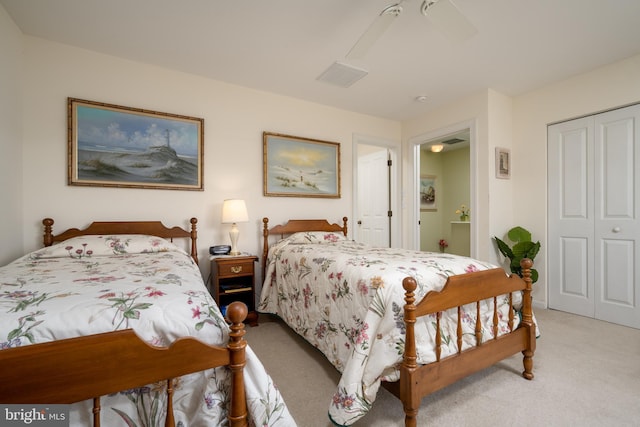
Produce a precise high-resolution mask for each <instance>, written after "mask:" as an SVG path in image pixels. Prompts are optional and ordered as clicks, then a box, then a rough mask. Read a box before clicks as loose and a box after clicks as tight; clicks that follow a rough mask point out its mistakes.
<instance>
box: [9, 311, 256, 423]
mask: <svg viewBox="0 0 640 427" xmlns="http://www.w3.org/2000/svg"><path fill="white" fill-rule="evenodd" d="M227 316H228V318H229V320H230V321H231V323H232V324H231V333H230V339H229V344H228V345H227V347H226V348H224V347H215V346H210V345H207V344H204V343H202V342H200V341H198V340H196V339H194V338H180V339H178V340H177V341H175V342H174V343H173V344H172V345H171V346H170V347H168V348H158V347H151V346H149V345H148V344H147V343H145V342H143V341H141V340H140V339H139V338H138V336H137V335H136V334H135V332H133V330H131V329H127V330H122V331H116V332H109V333H104V334H96V335H89V336H84V337H78V338H71V339H65V340H60V341H53V342H48V343H42V344H34V345H28V346H23V347H16V348H9V349H5V350H0V366H3V367H5V369H3V374H2V381H3V383H4V384H5V385H10V386H6V387H0V403H23V404H25V403H29V404H35V403H46V404H57V403H62V404H69V403H75V402H79V401H83V400H87V399H93V402H94V405H93V414H94V426H99V425H100V396H105V395H108V394H111V393H115V392H118V391H122V390H128V389H131V388H135V387H141V386H144V385H147V384H152V383H155V382H158V381H163V380H166V381H167V413H166V424H165V425H167V426H174V425H175V422H174V418H173V402H172V394H173V386H172V384H173V379H174V378H177V377H180V376H182V375H186V374H189V373H192V372H199V371H203V370H206V369H209V368H214V367H218V366H228V367H229V368H230V369H231V374H232V386H231V387H232V390H231V409H230V412H229V422H230V425H231V426H246V425H247V403H246V399H245V390H244V376H243V369H244V366H245V364H246V360H245V347H246V341H245V340H244V338H243V336H244V334H245V331H244V324H243V323H242V322H243V321H244V319H245V318H246V316H247V307H246V306H245V305H244V304H242V303H240V302H234V303H232V304H231V305H229V308H228V309H227Z"/></svg>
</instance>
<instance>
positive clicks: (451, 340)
mask: <svg viewBox="0 0 640 427" xmlns="http://www.w3.org/2000/svg"><path fill="white" fill-rule="evenodd" d="M302 240H304V239H301V238H300V236H297V235H293V236H291V237H290V238H285V239H283V240H281V241H279V242H277V243H276V244H275V245H273V246H272V247H271V248H270V250H269V254H268V260H267V269H266V274H265V278H266V279H265V282H264V286H263V288H262V294H261V298H260V304H259V310H260V311H262V312H266V313H273V314H277V315H278V316H280V317H281V318H282V319H283V320H284V321H285V322H286V323H287V324H288V325H289V326H290V327H291V328H292V329H294V330H295V331H296V332H297V333H298V334H300V335H301V336H302V337H304V338H305V339H306V340H307V341H308V342H310V343H311V344H312V345H314V346H315V347H317V348H318V349H319V350H320V351H322V353H323V354H324V355H325V356H326V357H327V359H328V360H329V361H330V362H331V363H332V364H333V365H334V366H335V367H336V369H338V371H340V372H341V373H342V377H341V380H340V382H339V384H338V388H337V390H336V391H335V394H334V396H333V398H332V399H331V401H330V402H328V403H329V416H330V418H331V420H332V421H333V422H334V423H335V424H338V425H350V424H353V423H354V422H355V421H357V420H358V419H360V418H362V417H363V416H364V415H365V414H366V413H367V411H368V410H369V408H370V407H371V405H372V404H373V402H374V400H375V397H376V394H377V391H378V388H379V386H380V382H381V381H382V380H385V381H397V380H398V379H399V370H398V366H399V364H400V363H401V362H402V355H403V352H404V344H405V325H404V313H403V307H404V304H405V301H404V289H403V287H402V280H403V279H404V278H405V277H407V276H412V277H414V278H415V279H416V281H417V283H418V288H417V290H416V291H415V295H416V301H420V300H421V299H422V297H424V296H425V295H426V294H427V292H429V291H432V290H436V291H437V290H440V289H442V287H443V286H444V284H445V281H446V279H447V278H448V277H449V276H451V275H456V274H464V273H469V272H474V271H478V270H485V269H488V268H494V267H495V266H493V265H491V264H488V263H484V262H481V261H478V260H475V259H471V258H467V257H462V256H457V255H451V254H444V253H430V252H418V251H409V250H404V249H389V248H374V247H371V246H366V245H363V244H360V243H356V242H353V241H348V240H344V239H338V240H336V241H334V242H332V243H331V244H328V243H327V240H331V239H327V240H325V239H320V241H322V242H323V243H321V244H301V243H300V242H301V241H302ZM513 300H514V305H515V304H520V302H521V294H520V293H517V294H514V295H513ZM497 302H498V316H499V319H500V321H499V331H498V334H499V335H501V334H503V333H505V332H508V330H509V328H508V323H507V322H508V317H509V310H510V308H509V298H508V295H504V296H502V297H499V298H498V301H497ZM480 316H481V320H482V323H483V325H485V326H484V327H483V329H482V335H483V341H486V340H489V339H492V338H493V330H492V328H491V324H492V317H493V300H489V301H482V302H481V313H480ZM516 321H518V318H517V316H516ZM475 322H476V308H475V304H472V305H470V306H465V307H464V308H463V315H462V326H463V343H462V348H463V349H466V348H469V347H471V346H474V345H475V335H474V328H475ZM435 324H436V323H435V315H430V316H424V317H422V318H419V319H418V321H417V323H416V326H415V329H416V337H417V357H418V363H421V364H426V363H429V362H432V361H435V359H436V356H435V350H434V339H435V335H436V331H435V327H436V326H435ZM516 326H517V324H516ZM440 327H441V334H442V340H443V343H442V349H441V357H442V358H445V357H447V356H449V355H452V354H455V353H456V352H457V343H456V328H457V310H456V309H452V310H449V311H447V312H445V313H443V314H442V319H441V325H440ZM514 327H515V326H514Z"/></svg>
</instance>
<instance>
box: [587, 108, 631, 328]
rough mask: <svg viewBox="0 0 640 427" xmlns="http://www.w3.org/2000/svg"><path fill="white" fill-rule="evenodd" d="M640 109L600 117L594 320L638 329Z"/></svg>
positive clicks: (596, 141)
mask: <svg viewBox="0 0 640 427" xmlns="http://www.w3.org/2000/svg"><path fill="white" fill-rule="evenodd" d="M639 126H640V106H635V107H628V108H623V109H619V110H613V111H609V112H606V113H602V114H598V115H596V116H595V118H594V130H595V132H594V133H595V138H594V144H595V153H596V156H595V165H594V166H595V176H596V185H595V188H594V189H595V194H594V196H595V214H596V219H595V239H596V245H595V249H596V251H595V254H594V255H595V260H594V261H595V265H596V271H597V277H596V281H595V285H596V288H595V291H596V299H595V317H596V318H597V319H601V320H606V321H610V322H615V323H619V324H622V325H626V326H632V327H636V328H640V277H639V275H638V272H637V267H636V266H638V265H640V253H639V251H638V240H639V239H640V220H639V215H638V213H639V210H638V209H639V208H638V203H640V173H639V172H640V147H639V145H640V129H639Z"/></svg>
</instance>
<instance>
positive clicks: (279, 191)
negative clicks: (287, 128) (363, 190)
mask: <svg viewBox="0 0 640 427" xmlns="http://www.w3.org/2000/svg"><path fill="white" fill-rule="evenodd" d="M263 175H264V176H263V189H264V195H265V196H290V197H332V198H339V197H340V144H339V143H337V142H328V141H320V140H317V139H311V138H301V137H297V136H291V135H283V134H278V133H269V132H264V133H263Z"/></svg>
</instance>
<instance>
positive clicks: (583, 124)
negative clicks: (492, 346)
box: [547, 117, 595, 317]
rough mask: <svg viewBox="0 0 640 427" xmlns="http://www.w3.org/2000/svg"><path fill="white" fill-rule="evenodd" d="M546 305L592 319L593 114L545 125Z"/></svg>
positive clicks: (593, 308)
mask: <svg viewBox="0 0 640 427" xmlns="http://www.w3.org/2000/svg"><path fill="white" fill-rule="evenodd" d="M547 140H548V142H547V144H548V151H547V156H548V164H547V167H548V172H547V173H548V178H547V181H548V197H549V200H548V203H549V204H548V212H549V214H548V215H549V218H548V219H549V236H548V239H547V246H548V247H547V252H548V254H549V307H550V308H553V309H557V310H562V311H568V312H570V313H575V314H580V315H583V316H588V317H594V314H595V300H594V287H595V284H594V264H593V258H594V223H595V220H594V200H593V193H594V176H593V118H592V117H589V118H583V119H578V120H572V121H570V122H564V123H560V124H557V125H553V126H550V127H549V130H548V137H547Z"/></svg>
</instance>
